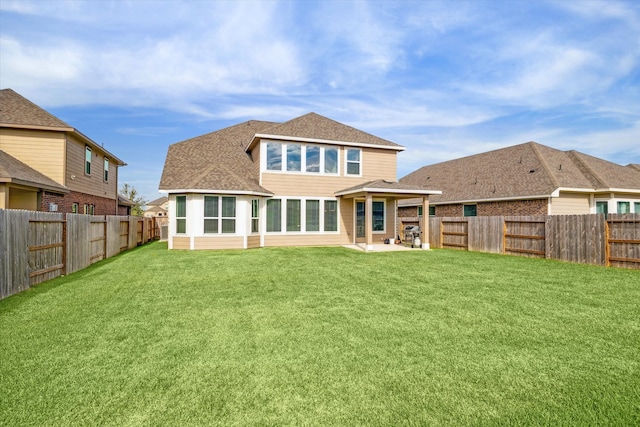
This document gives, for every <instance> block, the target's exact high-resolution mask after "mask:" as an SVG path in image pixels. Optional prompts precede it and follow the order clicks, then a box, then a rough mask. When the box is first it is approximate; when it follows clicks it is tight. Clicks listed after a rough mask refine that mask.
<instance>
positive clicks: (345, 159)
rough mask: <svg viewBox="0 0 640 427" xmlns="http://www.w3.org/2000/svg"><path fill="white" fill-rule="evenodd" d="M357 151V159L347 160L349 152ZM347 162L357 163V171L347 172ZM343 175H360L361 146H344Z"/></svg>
mask: <svg viewBox="0 0 640 427" xmlns="http://www.w3.org/2000/svg"><path fill="white" fill-rule="evenodd" d="M350 151H357V152H358V160H349V152H350ZM349 164H357V165H358V173H357V174H355V173H349ZM344 175H345V176H362V149H361V148H351V147H346V148H345V150H344Z"/></svg>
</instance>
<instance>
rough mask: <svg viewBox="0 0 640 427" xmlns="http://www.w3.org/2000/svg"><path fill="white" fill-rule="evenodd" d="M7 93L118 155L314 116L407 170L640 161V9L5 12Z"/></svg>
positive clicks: (17, 4) (133, 168)
mask: <svg viewBox="0 0 640 427" xmlns="http://www.w3.org/2000/svg"><path fill="white" fill-rule="evenodd" d="M0 87H2V88H12V89H13V90H15V91H16V92H18V93H20V94H22V95H23V96H25V97H27V98H28V99H30V100H31V101H33V102H35V103H36V104H38V105H40V106H41V107H43V108H45V109H47V110H48V111H50V112H51V113H53V114H54V115H56V116H57V117H59V118H60V119H62V120H64V121H66V122H67V123H69V124H70V125H72V126H74V127H75V128H77V129H78V130H80V131H81V132H83V133H84V134H86V135H87V136H89V137H90V138H92V139H93V140H94V141H96V142H98V143H101V144H104V146H105V148H107V149H108V150H109V151H111V152H112V153H113V154H115V155H116V156H118V157H120V158H121V159H123V160H124V161H125V162H126V163H127V164H128V166H126V167H124V168H122V169H121V170H120V184H121V185H122V184H123V183H125V182H126V183H129V184H131V185H134V186H135V187H136V188H137V189H138V190H139V191H140V192H141V193H142V194H143V195H144V196H145V197H146V198H147V200H151V199H154V198H156V197H158V196H159V193H158V190H157V188H158V183H159V180H160V175H161V173H162V167H163V164H164V158H165V155H166V152H167V148H168V146H169V144H172V143H175V142H179V141H182V140H185V139H188V138H191V137H195V136H198V135H201V134H204V133H208V132H212V131H215V130H218V129H221V128H223V127H226V126H229V125H232V124H236V123H239V122H243V121H246V120H250V119H257V120H272V121H286V120H289V119H292V118H294V117H297V116H299V115H302V114H305V113H308V112H310V111H314V112H316V113H318V114H322V115H324V116H327V117H329V118H332V119H334V120H338V121H340V122H343V123H345V124H348V125H351V126H354V127H356V128H359V129H362V130H364V131H367V132H369V133H372V134H374V135H377V136H380V137H383V138H386V139H389V140H391V141H393V142H396V143H398V144H401V145H404V146H405V147H407V150H406V151H405V152H403V153H401V154H400V155H399V157H398V178H400V177H402V176H404V175H406V174H408V173H410V172H412V171H413V170H415V169H417V168H419V167H421V166H424V165H427V164H432V163H437V162H441V161H444V160H449V159H453V158H457V157H462V156H466V155H470V154H475V153H479V152H483V151H487V150H492V149H497V148H501V147H506V146H509V145H515V144H519V143H523V142H527V141H537V142H539V143H541V144H545V145H549V146H552V147H555V148H558V149H563V150H570V149H575V150H578V151H582V152H584V153H587V154H591V155H594V156H598V157H602V158H605V159H607V160H610V161H613V162H616V163H619V164H625V165H626V164H628V163H640V2H637V1H616V0H608V1H579V0H571V1H562V0H561V1H525V0H511V1H509V0H503V1H444V2H439V1H393V2H391V1H389V2H384V1H370V2H366V1H364V2H346V1H344V2H343V1H320V2H314V1H306V0H305V1H235V2H224V1H204V0H202V1H189V2H178V1H170V0H165V1H145V0H137V1H107V0H102V1H97V0H94V1H45V0H41V1H12V0H2V1H1V2H0Z"/></svg>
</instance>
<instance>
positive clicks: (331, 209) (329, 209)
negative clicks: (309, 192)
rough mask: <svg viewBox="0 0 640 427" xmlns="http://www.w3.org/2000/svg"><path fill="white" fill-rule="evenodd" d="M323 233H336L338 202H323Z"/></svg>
mask: <svg viewBox="0 0 640 427" xmlns="http://www.w3.org/2000/svg"><path fill="white" fill-rule="evenodd" d="M324 231H338V202H337V201H336V200H325V201H324Z"/></svg>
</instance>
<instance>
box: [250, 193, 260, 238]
mask: <svg viewBox="0 0 640 427" xmlns="http://www.w3.org/2000/svg"><path fill="white" fill-rule="evenodd" d="M251 232H252V233H259V232H260V199H253V200H252V201H251Z"/></svg>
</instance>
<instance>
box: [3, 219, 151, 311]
mask: <svg viewBox="0 0 640 427" xmlns="http://www.w3.org/2000/svg"><path fill="white" fill-rule="evenodd" d="M158 237H159V229H158V227H157V226H156V225H155V220H154V218H142V217H131V216H90V215H76V214H61V213H50V212H34V211H22V210H2V209H0V299H2V298H6V297H8V296H10V295H13V294H15V293H18V292H21V291H23V290H25V289H28V288H29V287H31V286H33V285H35V284H38V283H41V282H44V281H45V280H49V279H53V278H55V277H58V276H60V275H63V274H69V273H73V272H75V271H78V270H82V269H83V268H85V267H88V266H89V265H91V264H93V263H95V262H97V261H100V260H102V259H105V258H110V257H112V256H114V255H117V254H119V253H120V252H122V251H124V250H127V249H131V248H134V247H136V246H138V245H141V244H144V243H147V242H149V241H151V240H154V239H157V238H158Z"/></svg>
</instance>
